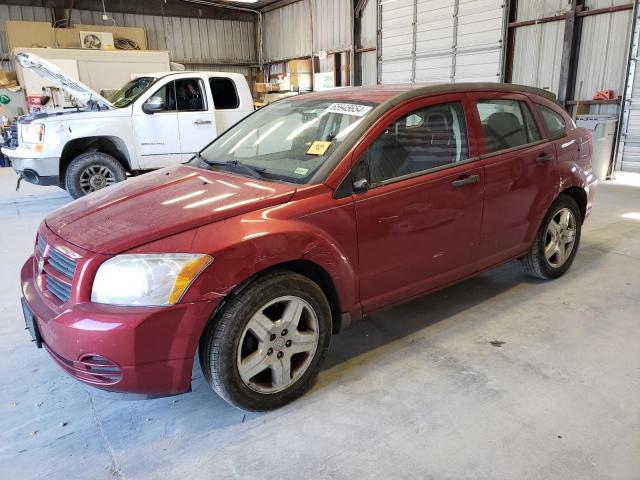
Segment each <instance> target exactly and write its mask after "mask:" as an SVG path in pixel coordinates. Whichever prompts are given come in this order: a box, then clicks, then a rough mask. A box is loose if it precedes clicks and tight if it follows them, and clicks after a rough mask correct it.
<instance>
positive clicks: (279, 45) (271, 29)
mask: <svg viewBox="0 0 640 480" xmlns="http://www.w3.org/2000/svg"><path fill="white" fill-rule="evenodd" d="M310 25H311V17H310V16H309V5H308V3H307V2H306V1H300V2H296V3H292V4H290V5H287V6H285V7H282V8H277V9H275V10H271V11H269V12H266V13H265V14H264V15H263V17H262V34H263V39H262V52H263V59H264V61H265V62H272V61H277V60H286V59H290V58H296V57H302V56H305V55H306V56H310V55H311V32H310Z"/></svg>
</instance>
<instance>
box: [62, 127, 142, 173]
mask: <svg viewBox="0 0 640 480" xmlns="http://www.w3.org/2000/svg"><path fill="white" fill-rule="evenodd" d="M90 151H96V152H102V153H106V154H107V155H111V156H112V157H113V158H115V159H116V160H118V162H120V164H121V165H122V166H123V167H124V169H125V170H126V171H127V172H130V171H131V166H130V164H129V152H128V151H127V147H126V145H125V144H124V142H123V141H122V140H121V139H119V138H117V137H85V138H76V139H74V140H71V141H70V142H68V143H67V144H66V145H65V146H64V149H63V150H62V155H60V183H61V184H62V183H64V174H65V172H66V171H67V167H68V166H69V164H70V163H71V161H72V160H73V159H74V158H76V157H77V156H78V155H80V154H81V153H85V152H90Z"/></svg>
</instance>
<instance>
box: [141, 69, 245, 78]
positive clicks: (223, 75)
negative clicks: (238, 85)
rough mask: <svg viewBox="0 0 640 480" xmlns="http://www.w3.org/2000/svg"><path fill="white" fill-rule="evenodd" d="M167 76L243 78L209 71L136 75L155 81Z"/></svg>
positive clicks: (230, 73) (238, 75)
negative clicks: (152, 78) (154, 79)
mask: <svg viewBox="0 0 640 480" xmlns="http://www.w3.org/2000/svg"><path fill="white" fill-rule="evenodd" d="M169 75H187V76H189V75H207V76H209V77H227V78H237V77H243V78H244V76H243V75H242V74H241V73H236V72H213V71H209V70H173V71H170V72H151V73H143V74H140V75H137V76H138V77H154V78H156V79H158V80H159V79H161V78H164V77H168V76H169Z"/></svg>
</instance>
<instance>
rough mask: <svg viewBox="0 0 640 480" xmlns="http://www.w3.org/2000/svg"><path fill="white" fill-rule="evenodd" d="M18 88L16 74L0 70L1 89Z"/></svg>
mask: <svg viewBox="0 0 640 480" xmlns="http://www.w3.org/2000/svg"><path fill="white" fill-rule="evenodd" d="M16 86H18V79H17V77H16V72H6V71H4V70H0V87H2V88H11V87H16Z"/></svg>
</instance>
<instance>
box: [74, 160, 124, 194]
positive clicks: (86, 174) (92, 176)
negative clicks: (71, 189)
mask: <svg viewBox="0 0 640 480" xmlns="http://www.w3.org/2000/svg"><path fill="white" fill-rule="evenodd" d="M114 183H116V176H115V174H114V173H113V172H112V171H111V170H110V169H109V168H107V167H105V166H103V165H91V166H89V167H87V168H85V169H84V170H83V171H82V173H81V174H80V189H81V190H82V192H83V193H85V194H87V193H91V192H95V191H96V190H100V189H101V188H104V187H108V186H109V185H113V184H114Z"/></svg>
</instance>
